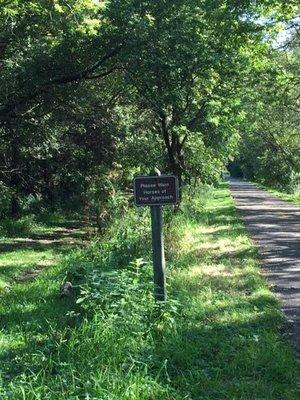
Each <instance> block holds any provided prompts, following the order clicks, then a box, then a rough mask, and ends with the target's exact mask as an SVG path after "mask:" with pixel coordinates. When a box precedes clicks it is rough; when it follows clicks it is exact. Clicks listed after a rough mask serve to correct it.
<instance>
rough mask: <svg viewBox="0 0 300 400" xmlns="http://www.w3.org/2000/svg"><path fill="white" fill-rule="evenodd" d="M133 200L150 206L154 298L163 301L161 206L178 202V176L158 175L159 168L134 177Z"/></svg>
mask: <svg viewBox="0 0 300 400" xmlns="http://www.w3.org/2000/svg"><path fill="white" fill-rule="evenodd" d="M134 202H135V204H136V205H137V206H140V207H146V206H150V207H151V225H152V248H153V272H154V286H155V288H154V293H155V299H156V300H159V301H165V300H166V298H167V292H166V274H165V269H166V267H165V254H164V238H163V218H162V207H161V206H164V205H175V204H178V202H179V187H178V178H177V177H176V176H173V175H160V172H159V170H156V171H155V172H154V173H153V174H152V175H150V176H137V177H136V178H135V179H134Z"/></svg>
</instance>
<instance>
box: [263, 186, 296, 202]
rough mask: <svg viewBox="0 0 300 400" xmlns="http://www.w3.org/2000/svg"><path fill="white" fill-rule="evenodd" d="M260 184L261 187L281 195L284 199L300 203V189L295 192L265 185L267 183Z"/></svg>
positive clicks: (278, 195)
mask: <svg viewBox="0 0 300 400" xmlns="http://www.w3.org/2000/svg"><path fill="white" fill-rule="evenodd" d="M258 186H259V187H261V188H262V189H265V190H267V191H268V192H270V193H272V194H274V195H275V196H277V197H279V198H280V199H282V200H287V201H291V202H292V203H295V204H297V205H300V192H299V190H297V191H295V192H294V193H287V192H286V191H283V190H281V191H280V190H277V189H274V188H270V187H269V186H265V185H260V184H258Z"/></svg>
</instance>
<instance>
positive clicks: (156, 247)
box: [151, 169, 167, 301]
mask: <svg viewBox="0 0 300 400" xmlns="http://www.w3.org/2000/svg"><path fill="white" fill-rule="evenodd" d="M159 175H160V172H159V170H157V169H156V170H155V171H154V172H153V173H152V174H151V176H159ZM151 225H152V248H153V272H154V295H155V300H157V301H165V300H166V298H167V291H166V265H165V251H164V237H163V217H162V207H161V206H151Z"/></svg>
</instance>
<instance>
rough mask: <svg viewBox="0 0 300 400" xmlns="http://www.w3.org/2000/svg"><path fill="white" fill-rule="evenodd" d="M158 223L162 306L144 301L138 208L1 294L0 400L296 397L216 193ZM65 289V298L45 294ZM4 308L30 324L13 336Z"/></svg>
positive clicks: (147, 253) (276, 317)
mask: <svg viewBox="0 0 300 400" xmlns="http://www.w3.org/2000/svg"><path fill="white" fill-rule="evenodd" d="M165 221H166V226H165V237H166V256H167V267H168V276H167V281H168V300H167V302H166V303H163V304H160V305H159V304H155V302H154V300H153V284H152V265H151V242H150V220H149V210H147V209H139V210H136V209H129V210H128V212H127V214H126V215H125V216H124V218H123V219H122V220H118V221H115V223H114V224H112V225H111V227H110V229H109V230H108V231H107V233H106V235H105V236H104V237H102V238H101V239H98V240H94V241H93V243H92V244H91V245H90V246H89V247H88V248H86V249H81V250H77V251H75V252H73V253H72V254H71V255H69V256H67V257H65V259H64V261H63V262H62V263H60V264H59V265H57V266H55V267H53V268H52V269H50V270H48V271H47V272H45V274H44V275H42V276H41V277H40V278H39V279H37V281H36V282H35V283H32V284H31V285H30V286H29V287H27V288H26V287H24V286H23V287H22V288H19V289H18V288H17V289H15V290H16V292H15V293H13V292H11V293H10V295H9V296H8V295H5V296H3V299H1V300H3V302H2V311H3V312H4V315H5V318H6V319H5V321H6V323H5V324H4V325H3V332H2V336H0V338H1V339H2V341H3V342H5V341H6V342H9V345H7V344H6V347H5V352H4V353H2V355H1V359H2V361H3V363H2V366H3V367H2V384H1V386H0V387H1V389H0V394H1V399H3V400H8V399H9V400H19V399H26V400H27V399H30V400H31V399H40V400H47V399H48V400H49V399H51V400H62V399H68V400H71V399H72V400H75V399H77V400H79V399H80V400H81V399H85V400H88V399H89V400H91V399H93V400H154V399H163V400H183V399H185V400H201V399H203V400H219V399H220V400H221V399H228V400H234V399H241V400H242V399H243V400H259V399H265V400H269V399H270V400H271V399H272V400H273V399H274V400H275V399H278V400H283V399H284V400H296V398H297V392H296V383H295V376H296V363H295V359H294V355H293V351H292V349H291V348H290V346H289V345H288V343H287V342H286V340H285V339H284V337H283V336H282V329H283V327H284V325H283V319H282V315H281V312H280V311H279V307H278V303H277V300H276V299H275V297H274V296H273V295H272V294H271V293H270V291H269V289H268V288H267V285H266V282H265V280H264V278H263V277H261V275H260V273H259V261H258V258H257V254H256V251H255V249H254V248H253V245H252V244H251V242H250V240H249V239H248V237H247V235H246V233H245V229H244V227H243V225H242V224H241V222H240V221H239V219H238V217H237V215H236V212H235V209H234V205H233V202H232V200H231V198H230V196H229V192H228V189H227V188H226V187H221V188H219V189H208V188H206V189H205V190H203V189H201V190H200V191H199V192H198V193H195V194H194V197H193V200H192V201H186V202H185V203H184V205H183V207H182V210H181V211H179V212H177V213H176V214H174V213H173V212H172V210H167V209H165ZM65 280H69V281H71V282H72V283H73V285H74V296H73V298H71V299H64V298H59V296H57V294H56V291H57V287H58V286H59V284H60V283H61V282H63V281H65ZM18 290H19V291H18ZM33 293H35V296H36V297H34V296H33ZM38 293H39V296H38V295H37V294H38ZM7 296H8V297H7ZM33 298H34V300H35V302H33ZM24 302H25V303H24ZM16 303H18V304H19V303H23V304H27V303H30V304H31V309H32V310H33V311H32V312H34V313H35V314H34V315H35V316H36V317H38V318H37V320H35V322H33V320H32V318H31V314H30V309H29V310H27V315H26V313H25V315H23V316H22V315H21V316H18V328H17V329H16V328H15V325H16V322H14V320H13V318H14V317H13V316H12V315H11V316H10V317H9V311H8V310H9V308H10V307H12V304H16ZM48 306H49V308H48ZM55 307H56V308H55ZM19 310H22V307H19ZM20 312H21V314H22V311H20ZM28 313H29V315H28ZM15 318H16V317H15ZM28 324H29V325H28ZM20 343H21V345H20Z"/></svg>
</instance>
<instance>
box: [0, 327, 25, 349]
mask: <svg viewBox="0 0 300 400" xmlns="http://www.w3.org/2000/svg"><path fill="white" fill-rule="evenodd" d="M22 346H24V337H23V336H22V335H21V334H19V335H18V334H16V333H14V334H4V332H3V331H2V332H0V354H1V352H3V351H5V350H6V349H16V348H19V347H22Z"/></svg>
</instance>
